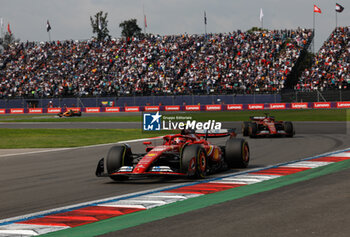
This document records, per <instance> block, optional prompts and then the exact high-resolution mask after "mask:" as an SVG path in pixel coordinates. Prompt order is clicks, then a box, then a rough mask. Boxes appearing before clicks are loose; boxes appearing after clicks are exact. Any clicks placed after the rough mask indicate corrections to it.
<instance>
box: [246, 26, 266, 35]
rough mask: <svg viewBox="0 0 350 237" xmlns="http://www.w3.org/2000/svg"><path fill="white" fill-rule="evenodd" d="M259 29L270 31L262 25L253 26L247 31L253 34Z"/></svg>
mask: <svg viewBox="0 0 350 237" xmlns="http://www.w3.org/2000/svg"><path fill="white" fill-rule="evenodd" d="M257 31H260V32H262V31H268V29H263V28H261V27H256V26H254V27H252V28H251V29H249V30H247V32H248V33H249V34H252V33H254V32H257Z"/></svg>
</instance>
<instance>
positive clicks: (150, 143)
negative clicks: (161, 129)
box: [143, 142, 152, 146]
mask: <svg viewBox="0 0 350 237" xmlns="http://www.w3.org/2000/svg"><path fill="white" fill-rule="evenodd" d="M143 145H146V146H149V145H152V142H143Z"/></svg>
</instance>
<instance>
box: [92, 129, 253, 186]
mask: <svg viewBox="0 0 350 237" xmlns="http://www.w3.org/2000/svg"><path fill="white" fill-rule="evenodd" d="M217 134H218V135H219V136H218V137H222V136H223V135H225V136H228V137H229V138H228V139H227V141H226V144H225V146H218V145H213V144H211V143H210V142H209V141H208V140H207V138H208V137H217V136H216V135H217ZM235 136H236V133H235V132H234V131H233V130H226V131H223V130H220V131H217V132H205V133H198V132H194V131H192V132H191V131H187V130H183V131H182V132H181V133H180V134H176V135H166V136H164V137H163V144H162V145H159V146H153V145H152V143H151V142H144V144H145V145H146V152H145V153H141V154H135V153H132V151H131V147H130V146H129V145H127V144H120V145H115V146H113V147H112V148H111V149H110V150H109V152H108V154H107V157H106V159H105V158H102V159H101V160H100V161H99V162H98V165H97V169H96V176H98V177H110V178H111V179H113V180H116V181H122V180H126V179H128V178H130V177H145V176H180V177H190V178H203V177H205V176H206V175H208V174H212V173H216V172H219V171H221V170H226V169H228V168H245V167H247V166H248V163H249V159H250V153H249V146H248V143H247V142H246V141H245V140H244V139H238V138H235Z"/></svg>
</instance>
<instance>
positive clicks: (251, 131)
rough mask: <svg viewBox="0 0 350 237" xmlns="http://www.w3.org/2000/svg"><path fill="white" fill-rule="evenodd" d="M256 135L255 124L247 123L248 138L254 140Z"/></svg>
mask: <svg viewBox="0 0 350 237" xmlns="http://www.w3.org/2000/svg"><path fill="white" fill-rule="evenodd" d="M257 133H258V125H257V124H256V123H249V137H251V138H254V137H256V134H257Z"/></svg>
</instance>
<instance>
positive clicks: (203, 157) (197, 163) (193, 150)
mask: <svg viewBox="0 0 350 237" xmlns="http://www.w3.org/2000/svg"><path fill="white" fill-rule="evenodd" d="M207 166H208V158H207V153H206V152H205V149H204V148H203V147H202V146H201V145H197V144H194V145H188V146H185V147H184V148H183V151H182V154H181V168H180V171H181V172H182V173H186V174H187V176H188V177H189V178H204V177H205V176H206V174H207Z"/></svg>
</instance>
